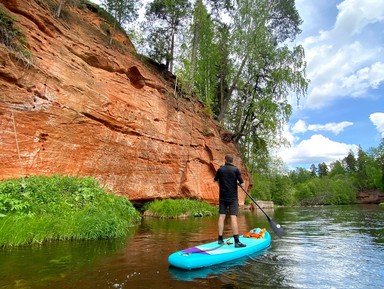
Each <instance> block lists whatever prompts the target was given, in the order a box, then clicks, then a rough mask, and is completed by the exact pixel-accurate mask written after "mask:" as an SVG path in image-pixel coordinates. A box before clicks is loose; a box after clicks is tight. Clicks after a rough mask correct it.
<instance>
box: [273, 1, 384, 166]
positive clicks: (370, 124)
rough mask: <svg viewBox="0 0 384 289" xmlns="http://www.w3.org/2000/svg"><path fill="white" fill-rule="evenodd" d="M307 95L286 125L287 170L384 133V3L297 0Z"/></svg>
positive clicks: (337, 155) (338, 154) (373, 142)
mask: <svg viewBox="0 0 384 289" xmlns="http://www.w3.org/2000/svg"><path fill="white" fill-rule="evenodd" d="M296 7H297V9H298V11H299V14H300V16H301V18H302V19H303V21H304V23H303V25H302V26H301V29H302V33H301V34H300V36H299V37H298V38H297V39H296V41H295V43H294V44H301V45H303V47H304V49H305V54H306V61H307V78H309V79H310V81H311V83H310V85H309V90H308V94H307V96H306V97H305V98H304V99H302V100H301V101H300V104H299V106H296V103H295V104H294V112H293V114H292V117H291V118H290V121H289V124H288V125H287V127H286V131H285V136H286V137H287V139H288V140H289V141H290V143H291V146H290V147H289V148H285V149H282V150H281V151H280V152H279V153H278V155H279V156H280V157H281V158H282V159H283V161H284V162H285V164H286V165H287V166H288V168H295V167H298V166H299V167H305V168H308V167H309V166H310V165H311V164H315V165H318V164H319V163H322V162H325V163H330V162H332V161H335V160H338V159H342V158H344V157H345V156H346V155H347V154H348V152H349V151H350V150H353V151H356V149H357V148H358V146H361V147H362V149H363V150H368V149H369V148H370V147H377V146H378V145H379V144H380V142H381V138H383V137H384V1H382V0H344V1H336V0H326V1H319V0H296Z"/></svg>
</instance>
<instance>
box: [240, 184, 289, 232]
mask: <svg viewBox="0 0 384 289" xmlns="http://www.w3.org/2000/svg"><path fill="white" fill-rule="evenodd" d="M239 186H240V188H241V189H242V190H243V191H244V192H245V193H246V194H247V196H248V197H249V198H250V199H251V200H252V201H253V202H254V203H255V205H256V206H257V207H258V208H259V209H260V210H261V211H262V212H263V213H264V215H265V216H266V217H267V219H268V222H269V224H270V225H271V228H272V230H273V231H274V232H275V233H276V234H277V235H278V236H279V237H282V236H284V235H285V231H284V229H283V228H282V227H281V226H280V225H279V224H277V223H275V222H274V221H273V220H272V218H271V217H270V216H269V215H268V214H267V213H266V212H265V211H264V210H263V208H262V207H260V206H259V204H258V203H257V202H256V200H255V199H254V198H253V197H252V196H251V194H250V193H248V192H247V191H246V190H245V189H244V188H243V186H242V185H240V184H239Z"/></svg>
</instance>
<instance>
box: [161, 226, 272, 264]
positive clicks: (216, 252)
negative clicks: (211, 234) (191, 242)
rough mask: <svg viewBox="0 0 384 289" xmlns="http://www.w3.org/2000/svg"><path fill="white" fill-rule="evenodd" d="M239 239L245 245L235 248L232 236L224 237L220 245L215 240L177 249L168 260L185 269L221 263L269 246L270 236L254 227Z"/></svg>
mask: <svg viewBox="0 0 384 289" xmlns="http://www.w3.org/2000/svg"><path fill="white" fill-rule="evenodd" d="M239 241H240V242H241V243H243V244H245V245H247V246H246V247H241V248H236V247H235V244H234V241H233V238H230V239H228V240H226V239H225V240H224V244H222V245H219V244H218V243H217V241H215V242H211V243H207V244H202V245H198V246H195V247H191V248H187V249H184V250H181V251H177V252H175V253H173V254H171V255H169V257H168V262H169V264H170V265H171V266H174V267H177V268H180V269H186V270H191V269H198V268H203V267H208V266H213V265H217V264H221V263H224V262H228V261H231V260H235V259H238V258H241V257H245V256H248V255H251V254H254V253H256V252H259V251H261V250H265V249H267V248H269V246H270V244H271V236H270V234H269V233H268V231H266V230H265V229H260V228H256V229H252V230H250V231H249V232H247V233H245V234H244V235H241V236H240V237H239Z"/></svg>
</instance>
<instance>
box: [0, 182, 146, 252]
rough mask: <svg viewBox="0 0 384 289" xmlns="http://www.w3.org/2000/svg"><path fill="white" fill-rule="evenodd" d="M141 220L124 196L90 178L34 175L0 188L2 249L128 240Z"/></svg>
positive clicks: (0, 235)
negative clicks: (118, 239)
mask: <svg viewBox="0 0 384 289" xmlns="http://www.w3.org/2000/svg"><path fill="white" fill-rule="evenodd" d="M139 220H140V214H139V213H138V212H137V211H136V210H135V208H134V207H133V205H132V204H131V202H129V200H128V199H127V198H125V197H118V196H116V195H113V194H108V193H107V192H105V191H104V190H103V189H102V188H101V187H100V186H99V184H98V183H97V181H96V180H94V179H92V178H90V177H85V178H76V177H69V176H58V175H56V176H51V177H46V176H33V177H28V178H26V179H25V180H20V179H14V180H7V181H3V182H1V183H0V247H1V246H3V247H4V246H17V245H27V244H34V243H43V242H47V241H53V240H93V239H108V238H116V237H121V236H124V235H126V234H127V233H128V230H129V229H128V228H129V227H130V226H132V225H134V224H135V223H137V222H138V221H139Z"/></svg>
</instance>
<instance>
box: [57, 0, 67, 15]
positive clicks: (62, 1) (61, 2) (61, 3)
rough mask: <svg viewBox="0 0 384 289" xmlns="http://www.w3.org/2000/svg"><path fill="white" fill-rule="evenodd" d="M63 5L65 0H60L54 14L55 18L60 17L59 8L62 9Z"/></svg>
mask: <svg viewBox="0 0 384 289" xmlns="http://www.w3.org/2000/svg"><path fill="white" fill-rule="evenodd" d="M64 5H65V0H60V3H59V7H58V8H57V10H56V15H55V16H56V18H60V15H61V10H62V9H63V7H64Z"/></svg>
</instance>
